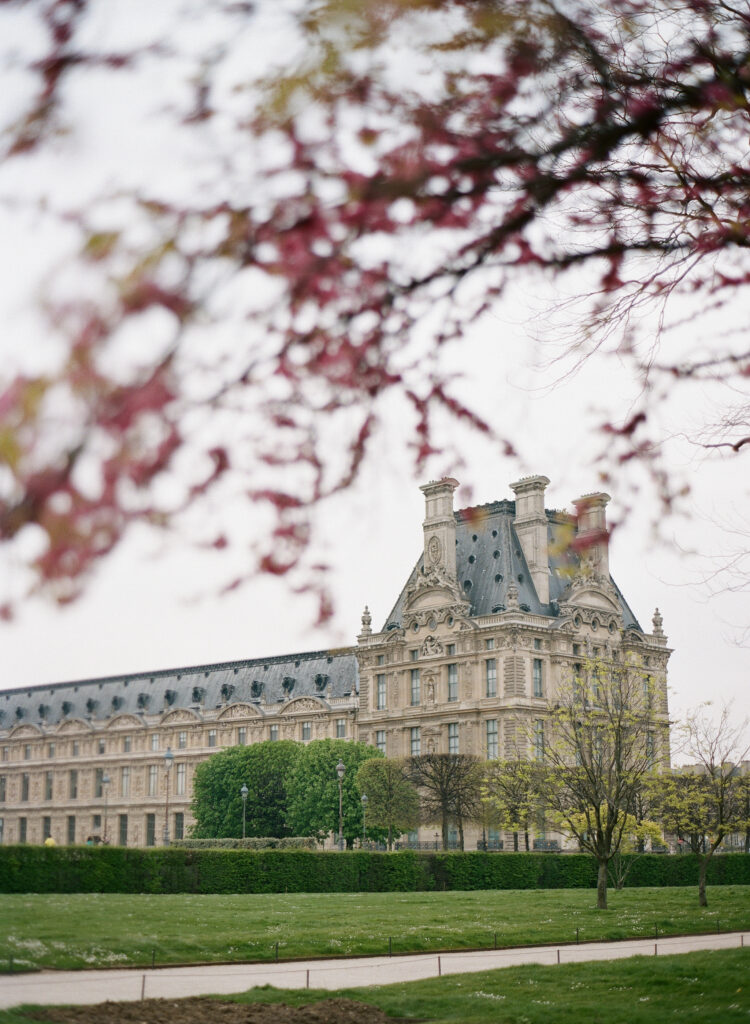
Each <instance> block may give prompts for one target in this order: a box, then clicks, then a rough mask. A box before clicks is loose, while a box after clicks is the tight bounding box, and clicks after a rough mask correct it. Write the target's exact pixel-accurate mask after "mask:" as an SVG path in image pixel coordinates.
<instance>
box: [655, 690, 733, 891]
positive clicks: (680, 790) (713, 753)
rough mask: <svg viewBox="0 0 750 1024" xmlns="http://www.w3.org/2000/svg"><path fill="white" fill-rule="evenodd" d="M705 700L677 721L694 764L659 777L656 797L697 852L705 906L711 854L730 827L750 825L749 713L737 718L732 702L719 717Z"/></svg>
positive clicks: (669, 824) (666, 820) (665, 818)
mask: <svg viewBox="0 0 750 1024" xmlns="http://www.w3.org/2000/svg"><path fill="white" fill-rule="evenodd" d="M709 707H710V705H707V704H704V705H702V706H701V707H699V708H698V709H697V710H696V711H694V712H692V713H691V714H689V715H688V716H687V718H686V720H685V722H684V723H683V724H682V726H681V727H680V732H681V734H682V752H683V754H684V755H686V756H688V757H690V758H691V759H693V760H694V764H691V765H689V766H688V767H687V768H683V769H682V770H681V771H680V772H679V773H678V772H673V773H672V775H671V777H667V778H665V779H663V780H661V781H662V785H661V786H660V787H658V788H657V789H656V791H655V796H654V799H655V802H656V804H657V807H658V813H659V817H660V820H661V821H662V823H663V825H664V827H665V828H666V829H667V830H668V831H670V832H673V833H675V834H677V835H678V836H680V835H682V836H684V835H686V834H687V835H688V836H689V837H690V838H691V840H692V842H691V846H692V849H693V851H694V852H695V853H697V854H698V856H699V857H700V869H699V873H698V903H699V904H700V906H702V907H707V906H708V900H707V898H706V872H707V870H708V865H709V863H710V862H711V858H712V857H713V855H714V854H715V853H716V851H717V850H718V849H719V847H720V846H721V844H722V842H723V841H724V839H725V838H726V836H727V835H729V834H730V833H731V832H738V831H745V830H747V829H748V828H750V821H749V820H748V817H749V816H748V796H747V787H746V783H745V780H744V779H743V777H742V775H741V774H740V770H741V769H740V764H741V762H742V761H743V760H744V759H745V758H746V757H747V755H748V752H750V735H748V719H747V718H745V719H742V720H737V719H736V717H735V716H734V714H733V712H732V709H731V707H730V706H726V705H725V706H724V707H723V708H722V709H721V711H720V713H719V716H718V718H716V717H713V716H712V715H711V713H710V711H709Z"/></svg>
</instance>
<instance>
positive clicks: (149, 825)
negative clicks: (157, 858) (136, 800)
mask: <svg viewBox="0 0 750 1024" xmlns="http://www.w3.org/2000/svg"><path fill="white" fill-rule="evenodd" d="M146 846H156V815H155V814H147V815H146Z"/></svg>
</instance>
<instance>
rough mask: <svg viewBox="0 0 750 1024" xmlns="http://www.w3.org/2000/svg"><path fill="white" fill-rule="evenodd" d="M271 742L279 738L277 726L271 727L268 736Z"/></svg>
mask: <svg viewBox="0 0 750 1024" xmlns="http://www.w3.org/2000/svg"><path fill="white" fill-rule="evenodd" d="M268 738H269V739H271V740H277V739H278V738H279V727H278V725H272V726H271V731H270V735H269V737H268Z"/></svg>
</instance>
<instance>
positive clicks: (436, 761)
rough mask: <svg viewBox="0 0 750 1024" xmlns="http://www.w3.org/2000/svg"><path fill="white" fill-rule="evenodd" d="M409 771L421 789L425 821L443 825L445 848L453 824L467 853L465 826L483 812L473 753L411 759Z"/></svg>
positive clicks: (479, 775) (461, 845) (477, 762)
mask: <svg viewBox="0 0 750 1024" xmlns="http://www.w3.org/2000/svg"><path fill="white" fill-rule="evenodd" d="M406 771H407V774H408V777H409V779H411V781H412V782H413V783H414V785H415V786H416V787H417V789H418V790H419V796H420V802H421V807H422V819H423V820H424V821H425V822H428V823H432V822H439V823H440V828H441V831H442V838H443V849H444V850H447V849H448V829H449V828H450V825H451V824H452V823H453V824H455V825H456V827H457V828H458V837H459V847H460V849H462V850H463V848H464V824H465V823H466V822H469V821H474V820H476V819H477V818H480V817H481V813H482V809H481V803H482V801H481V781H482V778H481V770H480V765H479V760H478V758H476V757H474V756H473V755H470V754H436V753H432V754H420V755H418V756H416V757H410V758H408V760H407V762H406Z"/></svg>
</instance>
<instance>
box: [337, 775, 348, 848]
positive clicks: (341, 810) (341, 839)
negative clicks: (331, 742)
mask: <svg viewBox="0 0 750 1024" xmlns="http://www.w3.org/2000/svg"><path fill="white" fill-rule="evenodd" d="M345 771H346V767H345V765H344V762H343V761H342V760H341V758H339V763H338V764H337V765H336V774H337V775H338V777H339V840H338V843H339V850H343V849H344V772H345Z"/></svg>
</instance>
